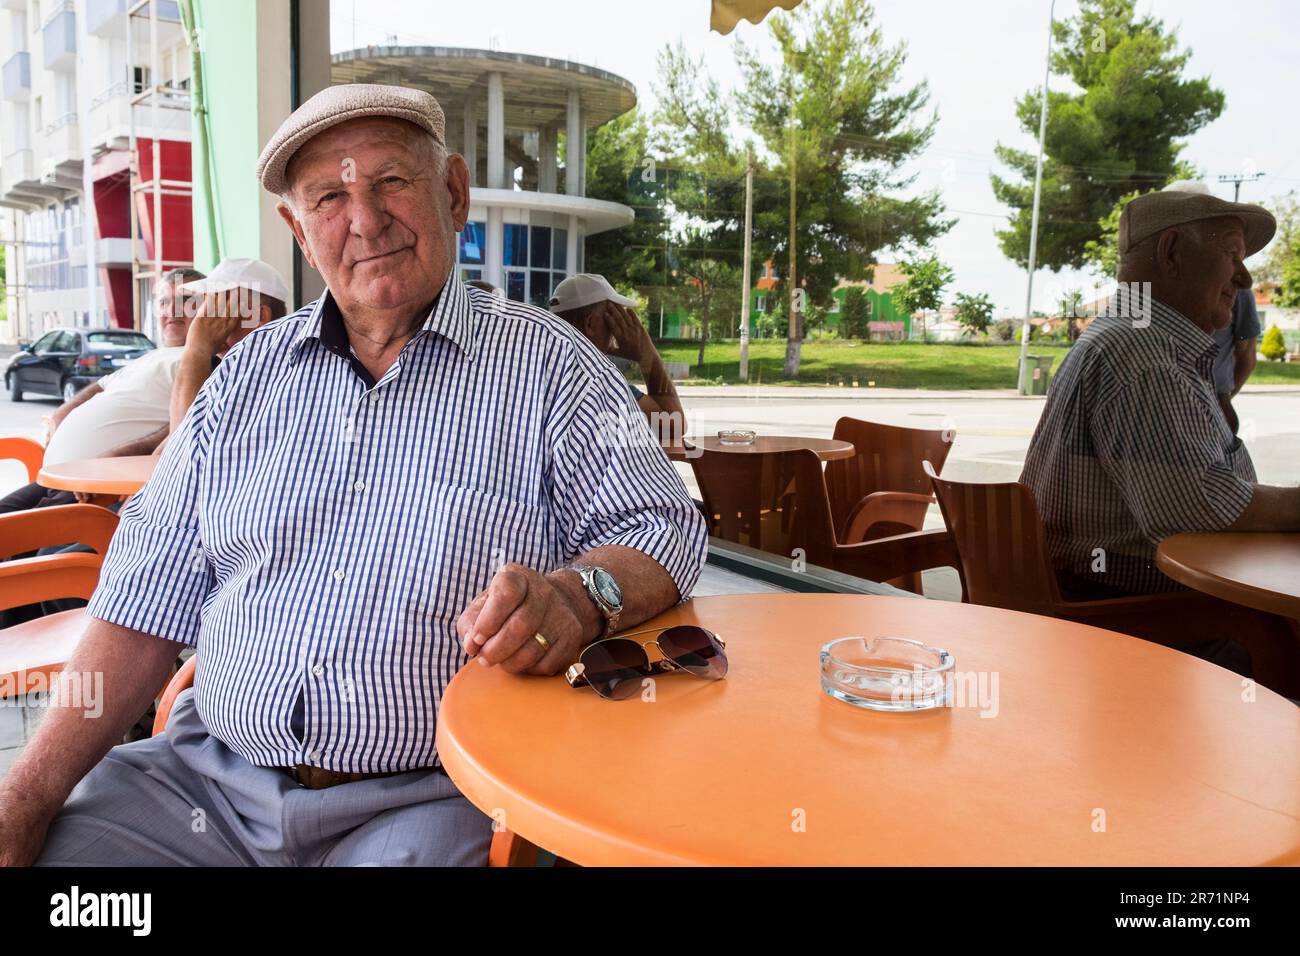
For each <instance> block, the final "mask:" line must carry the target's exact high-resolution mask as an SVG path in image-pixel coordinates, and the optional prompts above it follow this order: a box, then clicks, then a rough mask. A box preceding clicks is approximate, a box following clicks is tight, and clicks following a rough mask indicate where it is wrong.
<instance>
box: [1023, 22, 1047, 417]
mask: <svg viewBox="0 0 1300 956" xmlns="http://www.w3.org/2000/svg"><path fill="white" fill-rule="evenodd" d="M1055 13H1056V0H1052V2H1051V4H1050V5H1049V6H1048V9H1047V66H1046V68H1045V69H1044V70H1043V103H1042V107H1041V108H1040V110H1039V113H1038V165H1037V168H1036V170H1035V172H1034V214H1033V218H1032V220H1031V221H1030V225H1029V282H1028V284H1027V288H1026V290H1025V321H1024V324H1023V325H1022V326H1021V327H1020V378H1019V382H1018V383H1017V386H1016V388H1017V390H1018V391H1019V392H1020V394H1021V395H1027V394H1028V390H1029V368H1028V366H1029V317H1030V316H1031V315H1032V314H1033V303H1034V267H1035V266H1036V265H1037V261H1036V260H1037V257H1038V206H1039V203H1040V202H1041V201H1042V197H1043V137H1044V136H1046V135H1047V85H1048V83H1049V81H1050V80H1051V78H1052V24H1053V23H1054V22H1055V19H1056V18H1055Z"/></svg>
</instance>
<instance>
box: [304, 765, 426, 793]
mask: <svg viewBox="0 0 1300 956" xmlns="http://www.w3.org/2000/svg"><path fill="white" fill-rule="evenodd" d="M281 769H283V770H284V772H285V773H287V774H288V775H289V776H291V777H293V779H294V780H296V781H297V782H298V784H299V786H303V787H306V788H307V789H308V790H324V789H326V788H327V787H337V786H338V785H339V784H341V783H356V782H357V781H359V780H375V779H377V778H379V777H395V776H397V775H398V774H399V773H411V772H413V771H411V770H387V771H384V772H382V773H357V772H353V771H346V770H326V769H324V768H323V767H313V766H311V765H309V764H305V763H300V764H298V765H297V766H294V767H283V768H281ZM426 769H430V770H432V769H433V768H432V767H429V768H426Z"/></svg>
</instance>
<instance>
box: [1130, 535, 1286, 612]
mask: <svg viewBox="0 0 1300 956" xmlns="http://www.w3.org/2000/svg"><path fill="white" fill-rule="evenodd" d="M1156 567H1158V568H1159V569H1160V570H1161V571H1163V572H1164V573H1165V574H1167V575H1169V576H1170V577H1171V578H1173V579H1174V580H1175V581H1178V582H1179V583H1180V584H1186V585H1187V586H1188V587H1190V588H1195V589H1196V590H1198V591H1201V592H1204V593H1205V594H1210V595H1213V596H1214V597H1217V598H1222V599H1223V600H1225V601H1231V602H1232V603H1233V604H1244V605H1245V606H1246V607H1253V608H1255V609H1256V610H1259V611H1267V612H1268V613H1270V614H1280V615H1281V616H1282V617H1289V618H1292V619H1300V534H1282V533H1278V534H1245V533H1228V532H1225V533H1222V534H1176V535H1174V536H1173V537H1170V538H1165V539H1164V540H1163V541H1161V542H1160V546H1159V547H1158V548H1157V549H1156Z"/></svg>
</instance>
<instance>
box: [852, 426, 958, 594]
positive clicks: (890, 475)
mask: <svg viewBox="0 0 1300 956" xmlns="http://www.w3.org/2000/svg"><path fill="white" fill-rule="evenodd" d="M835 437H836V438H838V439H840V440H842V441H847V442H851V443H852V444H853V448H854V454H853V457H852V458H841V459H838V460H835V461H830V462H827V463H826V492H827V495H828V497H829V498H830V503H831V516H832V518H833V520H834V522H835V534H836V537H837V538H838V539H839V541H840V542H841V543H843V544H856V543H857V542H859V541H871V540H874V539H876V538H884V537H888V536H889V535H895V534H906V533H907V532H909V531H920V530H921V529H922V528H923V527H925V515H926V512H927V511H928V510H929V507H930V505H932V504H934V496H933V495H932V494H931V490H930V479H929V478H927V477H926V474H925V471H924V470H923V469H922V467H921V463H922V462H924V461H932V462H934V463H935V467H936V469H938V470H940V471H942V470H943V463H944V462H945V461H946V460H947V458H948V452H949V451H951V450H952V441H953V435H952V433H951V432H945V431H941V430H937V429H928V428H902V427H899V426H897V425H882V424H881V423H879V422H868V421H863V420H861V419H857V418H847V417H846V418H841V419H840V420H839V421H838V422H836V423H835ZM886 583H888V584H892V585H894V586H896V587H901V588H905V589H906V590H908V591H914V592H916V593H917V594H920V593H921V576H920V574H908V575H904V576H902V577H900V578H898V579H895V580H891V581H888V582H886Z"/></svg>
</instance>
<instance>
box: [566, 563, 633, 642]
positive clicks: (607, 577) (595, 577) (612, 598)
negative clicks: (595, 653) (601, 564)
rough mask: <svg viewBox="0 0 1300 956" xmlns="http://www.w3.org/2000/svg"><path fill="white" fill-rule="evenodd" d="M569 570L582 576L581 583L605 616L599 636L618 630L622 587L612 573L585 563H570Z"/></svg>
mask: <svg viewBox="0 0 1300 956" xmlns="http://www.w3.org/2000/svg"><path fill="white" fill-rule="evenodd" d="M569 570H571V571H576V572H577V573H578V577H580V578H582V585H583V587H585V588H586V589H587V596H588V597H590V598H591V600H592V602H593V603H594V604H595V605H596V609H597V610H598V611H600V613H601V616H602V617H604V618H605V630H604V631H603V632H602V633H601V635H600V636H601V637H607V636H608V635H609V634H611V633H612V632H614V631H616V630H618V617H619V615H620V614H622V613H623V589H622V588H620V587H619V586H618V582H617V581H615V580H614V575H612V574H610V573H609V572H608V571H606V570H605V569H604V568H593V567H590V566H588V565H585V564H571V565H569Z"/></svg>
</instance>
